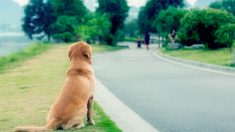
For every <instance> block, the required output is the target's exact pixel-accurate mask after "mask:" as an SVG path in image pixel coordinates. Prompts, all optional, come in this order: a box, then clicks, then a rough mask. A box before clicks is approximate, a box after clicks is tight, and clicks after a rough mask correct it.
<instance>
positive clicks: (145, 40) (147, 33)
mask: <svg viewBox="0 0 235 132" xmlns="http://www.w3.org/2000/svg"><path fill="white" fill-rule="evenodd" d="M149 41H150V35H149V32H145V35H144V43H145V45H146V49H147V50H149Z"/></svg>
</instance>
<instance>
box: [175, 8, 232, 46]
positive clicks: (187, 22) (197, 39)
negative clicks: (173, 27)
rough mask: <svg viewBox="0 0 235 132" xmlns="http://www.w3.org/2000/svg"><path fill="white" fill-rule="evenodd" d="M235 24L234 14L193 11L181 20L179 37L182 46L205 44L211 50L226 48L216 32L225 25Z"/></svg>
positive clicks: (215, 11)
mask: <svg viewBox="0 0 235 132" xmlns="http://www.w3.org/2000/svg"><path fill="white" fill-rule="evenodd" d="M233 22H235V18H234V16H233V15H232V14H229V13H228V12H226V11H222V10H218V9H193V10H191V11H189V12H188V13H187V14H186V15H185V16H184V17H183V18H182V20H181V28H180V32H179V33H178V37H179V39H180V41H181V43H182V44H184V45H188V46H190V45H192V44H195V43H203V44H205V45H206V47H208V48H209V49H217V48H222V47H226V46H227V44H226V43H221V42H219V41H216V40H217V36H216V33H215V32H216V31H217V30H218V29H219V28H220V27H221V26H223V25H226V24H229V23H233Z"/></svg>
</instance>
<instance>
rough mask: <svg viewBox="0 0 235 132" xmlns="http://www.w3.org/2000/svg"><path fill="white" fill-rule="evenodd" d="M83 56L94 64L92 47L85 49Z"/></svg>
mask: <svg viewBox="0 0 235 132" xmlns="http://www.w3.org/2000/svg"><path fill="white" fill-rule="evenodd" d="M83 56H84V57H85V58H86V59H87V60H88V62H89V63H90V64H91V63H92V50H91V47H86V48H84V49H83Z"/></svg>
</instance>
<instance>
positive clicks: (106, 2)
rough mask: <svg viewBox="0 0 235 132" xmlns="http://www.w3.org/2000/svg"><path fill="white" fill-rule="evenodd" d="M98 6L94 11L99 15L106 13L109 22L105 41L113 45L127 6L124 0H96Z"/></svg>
mask: <svg viewBox="0 0 235 132" xmlns="http://www.w3.org/2000/svg"><path fill="white" fill-rule="evenodd" d="M98 3H99V7H98V8H97V10H96V12H97V13H99V14H101V15H104V14H105V15H107V16H108V17H109V20H110V22H111V28H110V34H107V35H106V37H105V38H106V42H107V43H108V44H109V45H115V44H116V42H115V37H116V36H117V35H118V30H119V29H122V28H123V26H124V20H125V19H126V17H127V15H128V14H127V13H128V10H129V7H128V6H127V2H126V0H98Z"/></svg>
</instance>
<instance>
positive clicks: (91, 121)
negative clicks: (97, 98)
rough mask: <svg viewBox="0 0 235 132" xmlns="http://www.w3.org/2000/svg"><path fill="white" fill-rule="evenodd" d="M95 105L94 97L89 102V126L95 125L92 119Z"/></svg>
mask: <svg viewBox="0 0 235 132" xmlns="http://www.w3.org/2000/svg"><path fill="white" fill-rule="evenodd" d="M93 104H94V96H91V97H90V99H89V100H88V102H87V122H88V124H89V125H95V121H94V120H93V118H92V114H93Z"/></svg>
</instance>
